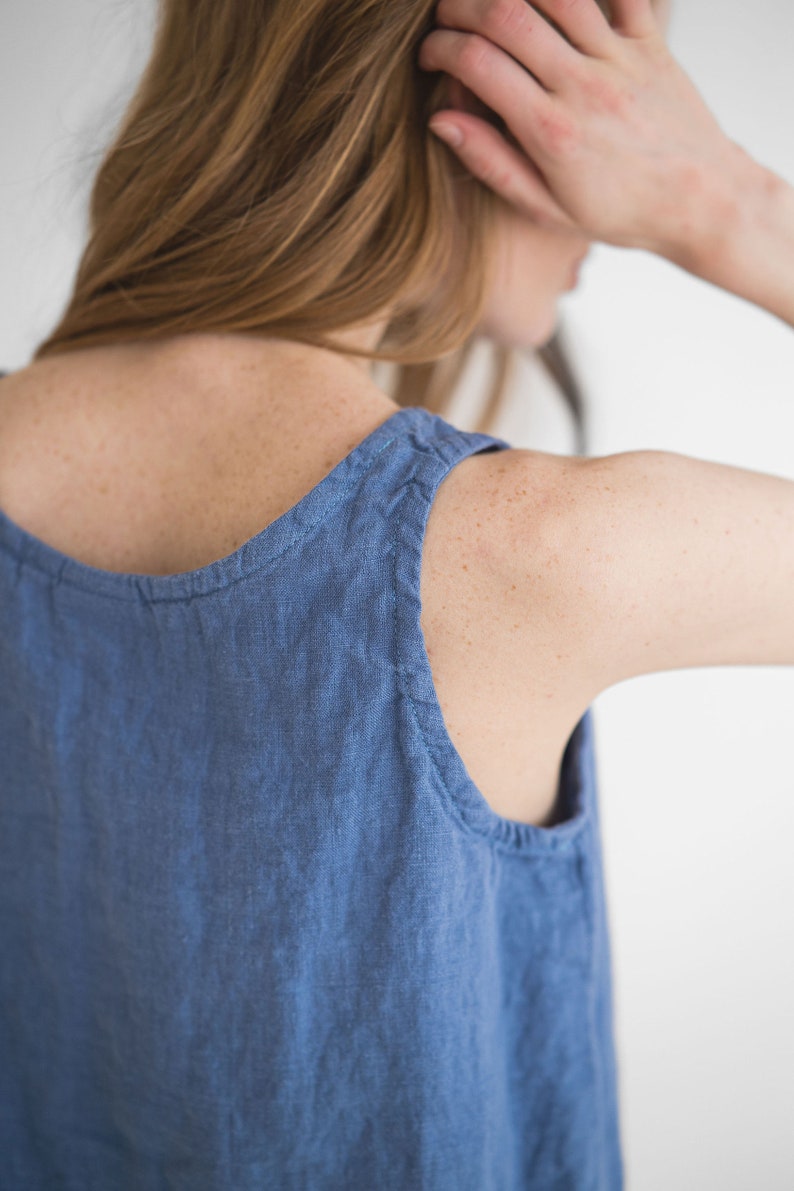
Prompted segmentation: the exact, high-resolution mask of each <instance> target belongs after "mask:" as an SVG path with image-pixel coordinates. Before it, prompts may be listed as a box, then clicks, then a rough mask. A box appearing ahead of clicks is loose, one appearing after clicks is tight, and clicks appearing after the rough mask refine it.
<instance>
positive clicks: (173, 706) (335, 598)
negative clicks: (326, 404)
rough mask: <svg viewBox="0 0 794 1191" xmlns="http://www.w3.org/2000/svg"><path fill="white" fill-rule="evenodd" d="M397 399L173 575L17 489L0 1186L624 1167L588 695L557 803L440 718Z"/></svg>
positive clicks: (1, 580) (470, 439)
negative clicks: (51, 536)
mask: <svg viewBox="0 0 794 1191" xmlns="http://www.w3.org/2000/svg"><path fill="white" fill-rule="evenodd" d="M508 446H509V444H508V443H507V442H505V440H503V439H500V438H495V437H493V436H491V435H485V434H477V433H468V432H463V431H460V430H457V429H456V428H455V427H453V426H452V425H451V424H450V423H448V422H446V421H445V420H444V419H443V418H441V417H439V416H437V415H435V414H431V413H429V412H428V411H426V410H424V409H421V408H418V407H412V408H404V409H400V410H399V411H397V412H396V413H394V414H393V415H392V416H390V417H389V418H388V419H387V420H386V421H385V422H384V423H383V424H382V425H381V426H379V427H378V428H377V429H376V430H375V431H374V432H373V433H372V434H370V435H369V436H368V437H367V438H366V439H365V440H364V441H363V442H361V443H360V444H359V445H358V446H357V447H356V448H355V449H354V450H353V451H352V452H351V453H350V454H349V455H348V456H347V457H346V458H345V459H343V460H342V462H341V463H339V464H338V465H337V466H336V467H334V469H333V470H332V471H331V472H330V473H329V474H328V475H327V476H326V477H325V478H324V479H323V480H322V481H321V482H320V483H319V484H318V485H317V486H316V487H315V488H313V489H312V490H311V491H310V492H309V493H308V494H307V495H306V496H304V497H303V499H302V500H300V501H299V502H298V503H297V504H296V505H295V506H294V507H293V508H291V509H290V510H289V511H288V512H286V513H285V514H284V515H283V516H281V517H279V518H278V520H276V521H275V522H273V523H272V524H271V525H269V526H267V528H265V529H264V530H262V531H261V532H260V533H259V534H257V535H256V536H255V537H254V538H252V539H251V540H250V541H247V542H245V543H244V544H243V545H242V546H241V547H240V548H239V549H238V550H236V551H235V552H234V553H233V554H230V555H228V556H227V557H225V558H223V559H221V560H219V561H217V562H214V563H212V564H210V565H208V566H205V567H202V568H200V569H198V570H195V571H189V572H183V573H181V574H178V575H166V576H147V575H138V574H120V573H116V572H110V571H103V570H99V569H97V568H93V567H90V566H87V565H84V564H82V563H80V562H78V561H76V560H75V559H71V558H69V557H67V556H66V555H64V554H61V553H60V552H59V551H57V550H55V549H53V548H51V547H49V546H48V545H46V544H45V543H44V542H43V541H41V540H39V539H37V538H35V537H34V536H32V535H31V534H29V533H27V532H26V531H24V530H23V529H21V528H20V527H19V526H18V525H16V524H15V523H14V522H13V521H12V520H11V519H10V518H9V517H7V516H6V515H4V514H2V513H0V606H1V607H2V622H1V623H0V672H1V673H2V683H1V684H0V750H1V751H2V797H0V869H1V870H2V871H1V873H0V932H1V934H0V952H1V953H2V975H1V976H0V1056H2V1059H1V1060H0V1187H1V1188H2V1189H3V1191H45V1189H46V1191H56V1189H57V1191H166V1189H168V1191H171V1189H173V1191H262V1189H263V1188H274V1189H278V1191H293V1189H294V1191H298V1189H300V1191H375V1189H378V1191H392V1189H393V1191H518V1189H519V1188H520V1189H533V1191H597V1189H598V1191H620V1188H621V1187H622V1182H623V1173H622V1166H621V1156H620V1141H619V1130H618V1107H617V1088H616V1066H615V1053H614V1042H613V1028H612V989H611V976H610V949H609V939H608V932H607V915H606V908H605V897H604V885H603V878H602V864H601V844H600V838H599V822H598V807H597V788H596V776H595V768H594V753H593V727H592V721H591V715H592V712H591V710H590V709H588V710H587V712H586V713H585V714H584V716H583V717H582V719H581V720H580V722H579V723H578V724H577V726H576V728H575V730H574V732H573V733H572V735H571V738H570V739H569V741H568V745H567V748H566V752H565V756H564V758H563V764H562V768H561V773H560V791H559V797H560V800H561V803H560V805H561V808H562V813H561V816H560V817H559V820H558V822H557V823H556V824H555V825H554V826H552V827H548V828H541V827H534V826H529V825H527V824H522V823H518V822H514V821H511V820H509V819H506V818H503V817H501V816H500V815H498V814H497V813H496V812H495V811H493V810H492V809H491V808H490V806H489V805H488V803H487V802H486V801H485V799H484V798H483V796H482V795H481V794H480V792H479V791H478V789H477V787H476V786H475V784H474V783H473V781H472V780H471V778H470V777H469V775H468V773H467V771H466V769H465V766H464V764H463V761H462V759H461V757H460V755H459V754H458V753H457V751H456V749H455V747H454V745H453V743H452V740H451V738H450V736H449V735H448V733H447V730H446V728H445V724H444V720H443V717H442V713H441V708H440V705H439V702H438V700H437V698H436V695H435V692H434V688H433V683H432V676H431V671H430V664H429V660H428V657H427V654H426V651H425V648H424V639H423V636H422V633H421V629H420V623H419V614H420V599H419V576H420V561H421V550H422V542H423V534H424V530H425V525H426V521H427V517H428V512H429V509H430V506H431V502H432V500H433V497H434V494H435V492H436V490H437V488H438V486H439V484H440V482H441V481H442V480H443V478H444V476H445V475H446V474H447V472H448V471H449V470H450V468H452V467H454V465H455V464H456V463H458V462H459V461H460V460H462V459H464V458H466V457H467V456H469V455H471V454H474V453H475V452H480V451H492V450H503V449H505V448H507V447H508Z"/></svg>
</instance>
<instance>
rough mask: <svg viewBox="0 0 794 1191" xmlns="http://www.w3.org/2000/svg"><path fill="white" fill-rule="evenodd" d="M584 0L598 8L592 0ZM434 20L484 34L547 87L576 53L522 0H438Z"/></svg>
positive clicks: (555, 85)
mask: <svg viewBox="0 0 794 1191" xmlns="http://www.w3.org/2000/svg"><path fill="white" fill-rule="evenodd" d="M588 2H589V3H592V4H593V7H594V8H595V10H596V12H598V8H597V6H596V5H595V4H594V3H593V0H588ZM436 24H437V25H438V26H439V27H441V28H446V29H458V30H461V31H462V32H468V33H478V34H480V35H481V36H482V37H485V38H488V40H489V41H491V42H493V43H494V45H497V46H499V47H500V48H501V49H503V50H505V52H506V53H508V54H510V55H511V57H513V58H514V59H516V61H518V62H520V63H521V65H522V66H524V67H526V69H527V70H529V71H531V72H532V74H533V75H534V77H535V78H536V79H537V80H538V82H540V83H541V84H542V85H543V86H544V87H545V88H546V90H548V91H558V90H559V89H560V87H561V86H562V85H563V83H564V80H565V78H566V76H570V73H571V71H572V70H573V69H575V67H576V64H577V59H578V57H579V55H578V53H577V51H576V50H575V49H574V48H573V47H572V46H570V45H568V43H567V42H566V41H565V39H564V38H562V37H560V35H559V33H557V32H556V30H554V29H553V28H552V26H551V25H550V24H549V23H548V21H546V20H544V18H543V17H542V16H541V15H540V13H538V12H536V11H535V10H534V9H533V8H531V7H530V5H529V4H527V3H526V0H439V3H438V6H437V8H436ZM607 28H608V26H607ZM431 36H432V34H431Z"/></svg>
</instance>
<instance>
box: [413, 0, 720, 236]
mask: <svg viewBox="0 0 794 1191" xmlns="http://www.w3.org/2000/svg"><path fill="white" fill-rule="evenodd" d="M612 11H613V23H612V24H610V23H609V21H608V20H607V18H606V17H605V16H604V14H603V13H602V11H601V9H600V8H599V7H598V5H597V4H596V2H595V0H540V3H537V4H534V5H530V4H528V3H526V0H439V4H438V6H437V9H436V20H437V23H438V25H439V26H440V27H439V28H438V29H437V30H434V31H433V32H432V33H430V34H429V35H428V36H427V37H426V38H425V40H424V41H423V43H422V45H421V48H420V53H419V66H420V67H421V68H422V69H424V70H434V71H445V72H446V73H448V74H449V75H450V76H452V78H453V79H455V80H458V81H459V84H462V85H463V87H464V88H465V89H467V90H468V91H469V92H471V93H473V95H474V96H476V97H477V98H478V99H479V100H480V101H481V102H482V103H483V104H485V105H486V106H487V108H490V109H492V111H493V112H495V113H496V114H497V115H498V116H500V117H501V118H502V120H503V121H504V122H505V124H506V126H507V129H508V137H507V138H506V137H505V136H503V135H502V133H501V132H500V131H499V130H498V129H496V128H495V127H493V125H492V124H490V123H488V122H487V121H486V120H485V119H482V118H480V117H479V116H477V115H475V114H474V113H473V112H472V111H471V110H468V111H466V110H464V111H460V110H457V109H455V108H453V109H445V110H444V111H443V113H441V112H438V113H436V114H435V115H434V117H433V121H432V124H431V127H432V126H433V125H434V124H435V122H436V119H437V117H439V116H441V115H442V114H443V117H444V119H443V123H444V124H447V125H449V124H453V125H455V126H456V127H457V128H458V129H459V130H461V131H462V132H463V136H464V140H463V144H462V145H460V146H456V149H455V151H456V152H457V154H458V155H459V157H460V159H461V160H462V161H463V163H464V164H465V165H466V166H467V168H468V169H469V170H470V171H471V172H472V173H473V174H474V175H475V176H476V177H478V178H480V179H481V180H482V181H483V182H485V183H486V184H487V185H488V186H490V187H491V188H492V189H493V190H495V191H496V192H497V193H498V194H499V195H500V196H501V197H502V198H503V199H505V200H506V201H507V202H509V203H511V204H512V205H513V206H514V207H515V208H517V209H518V210H519V211H520V212H522V213H523V214H525V215H527V216H528V217H531V218H533V219H536V220H538V221H539V222H546V223H551V224H555V223H556V224H558V225H560V226H568V227H571V226H576V227H577V228H578V229H579V230H581V231H582V232H583V233H584V234H585V235H587V236H589V237H590V238H591V239H594V240H602V241H604V242H605V243H608V244H615V245H619V246H623V247H634V248H644V249H647V250H649V251H652V252H659V253H661V254H662V255H666V256H667V255H669V256H670V257H671V258H673V259H677V258H678V257H679V256H681V255H682V251H681V246H682V245H686V241H687V238H690V237H693V236H697V235H698V233H699V223H700V222H702V221H707V219H708V215H707V211H706V205H707V204H706V202H705V196H706V195H707V194H708V195H711V194H712V193H713V192H714V190H715V177H719V176H721V175H724V177H725V179H726V185H729V184H730V183H729V181H728V180H729V179H730V177H731V176H732V172H733V171H734V170H735V168H736V165H735V159H736V155H737V154H741V153H742V152H743V151H742V150H741V149H739V147H738V146H737V145H736V144H735V143H734V142H733V141H731V140H730V139H729V138H728V137H727V136H726V135H725V133H724V132H723V131H722V129H721V128H720V126H719V124H718V123H717V121H716V119H715V118H714V116H713V115H712V113H711V112H710V110H709V109H708V107H707V106H706V104H705V103H704V101H703V99H702V98H701V96H700V94H699V92H698V91H697V89H696V88H695V86H694V85H693V84H692V82H691V81H690V79H689V78H688V76H687V75H686V74H685V72H684V71H683V70H682V69H681V67H680V66H679V65H678V63H677V62H676V61H675V59H674V58H673V57H672V55H671V53H670V51H669V49H668V47H667V45H666V43H665V40H664V37H663V35H662V32H661V30H660V28H659V26H658V24H657V21H656V17H655V15H654V11H653V8H652V5H651V3H650V0H613V3H612ZM547 17H548V18H550V20H549V19H546V18H547ZM552 21H553V22H554V24H552V23H551V22H552ZM555 25H556V26H558V28H559V29H561V30H563V31H564V33H565V37H563V36H562V35H561V33H560V32H558V29H557V28H555V27H554V26H555ZM566 38H568V39H569V40H566ZM455 94H456V88H455V85H454V84H453V85H452V88H451V95H452V96H453V97H454V96H455ZM457 98H458V102H460V99H461V92H460V90H458V91H457ZM461 106H464V108H465V106H466V105H465V104H462V105H461ZM469 108H471V105H469Z"/></svg>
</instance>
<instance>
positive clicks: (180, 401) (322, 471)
mask: <svg viewBox="0 0 794 1191" xmlns="http://www.w3.org/2000/svg"><path fill="white" fill-rule="evenodd" d="M192 379H193V380H195V378H192ZM224 380H225V381H228V380H229V378H228V377H226V378H223V377H220V376H217V377H214V378H212V379H210V377H206V378H205V380H204V381H202V383H200V384H195V383H191V384H188V383H187V380H186V378H182V377H181V376H180V375H179V374H178V373H176V372H171V373H169V372H163V371H162V370H159V371H155V370H152V369H149V371H148V373H147V371H146V370H145V369H142V368H141V367H140V364H139V362H138V363H136V364H134V365H129V364H127V363H126V362H122V361H121V359H120V357H118V356H115V357H114V356H113V353H112V352H110V353H105V355H104V357H103V355H102V353H100V352H93V353H91V354H90V357H89V355H88V354H87V353H80V354H78V353H73V354H72V355H71V356H63V357H58V358H53V359H50V360H47V361H42V362H40V363H37V364H36V365H35V366H32V367H30V368H28V369H23V370H22V371H20V372H19V373H15V374H13V375H11V376H9V377H7V378H6V379H5V380H3V381H2V382H0V508H2V509H3V511H4V512H5V513H6V515H7V516H8V517H10V518H11V519H12V520H13V521H15V522H16V523H17V524H18V525H20V526H21V527H22V528H23V529H25V530H27V531H28V532H29V533H31V534H33V535H35V536H36V537H38V538H39V539H41V540H43V541H44V542H46V543H47V544H48V545H50V546H52V547H54V548H55V549H57V550H59V551H61V552H62V553H64V554H66V555H68V556H69V557H72V558H76V559H77V560H79V561H80V562H83V563H85V564H87V565H89V566H93V567H99V568H101V569H103V570H109V571H122V572H132V573H140V574H151V575H165V574H176V573H179V572H182V571H188V570H194V569H197V568H199V567H203V566H206V565H208V564H209V563H211V562H214V561H215V560H216V559H219V558H223V557H225V556H226V555H228V554H230V553H232V552H233V551H235V550H236V549H237V548H238V547H239V546H240V545H241V544H242V543H243V542H245V541H247V540H249V539H250V538H251V537H253V536H254V535H255V534H257V533H258V532H259V531H260V530H262V529H263V528H265V526H267V525H269V524H270V523H271V522H272V521H274V520H276V518H278V517H279V516H281V514H283V513H284V512H286V510H287V509H289V508H291V507H292V506H293V505H294V504H296V503H297V502H298V501H299V500H300V499H301V497H302V496H304V495H305V494H306V493H307V492H309V491H310V490H311V489H312V488H313V487H315V486H316V485H317V484H318V483H319V482H320V480H322V478H323V477H324V476H325V475H327V474H328V472H329V471H330V470H331V469H332V468H333V467H334V466H335V465H336V464H337V463H338V462H339V461H340V460H341V459H343V458H344V457H345V456H346V455H347V454H349V453H350V451H351V450H352V449H353V447H355V446H356V445H357V443H359V442H361V441H362V440H363V439H364V438H366V437H367V435H369V434H370V433H371V432H372V431H373V430H374V429H375V428H376V427H377V426H378V425H380V424H381V423H382V422H383V421H385V419H386V418H388V417H389V416H390V415H391V414H392V413H394V412H395V411H396V410H397V409H398V408H399V407H398V406H397V405H395V403H394V402H392V401H391V400H390V399H389V398H387V397H386V396H385V395H378V394H376V393H374V392H372V386H371V385H368V387H367V388H368V391H367V392H366V395H364V390H362V392H361V393H356V392H351V393H349V394H345V393H339V392H332V391H328V392H325V393H319V392H318V388H317V385H316V383H314V382H312V381H310V379H309V378H308V377H307V378H306V384H305V386H304V387H301V386H300V385H298V386H297V387H296V385H295V383H294V379H293V380H292V381H291V383H290V388H289V399H288V400H285V399H284V396H283V393H284V390H280V391H279V390H278V389H277V388H276V387H275V386H276V380H277V378H276V377H275V376H273V377H271V378H270V380H271V381H272V382H273V385H274V387H273V389H272V391H268V386H267V385H265V386H264V388H263V386H262V384H261V379H260V378H257V384H256V386H253V385H252V384H251V383H250V382H249V389H250V391H249V392H248V393H246V392H245V382H244V381H241V379H240V377H237V378H236V381H237V383H236V384H235V385H234V392H233V396H232V395H231V393H230V392H229V391H228V390H225V388H224V384H223V382H224ZM510 453H511V454H512V452H510ZM504 454H505V452H498V453H497V454H487V455H475V456H471V457H469V458H467V459H464V460H463V461H461V462H460V463H459V464H458V465H457V466H455V467H454V468H453V469H452V471H451V472H450V473H449V474H448V476H447V477H446V478H445V479H444V481H443V482H442V484H441V485H440V487H439V489H438V491H437V494H436V498H435V501H434V503H433V506H432V509H431V512H430V516H429V519H428V523H427V531H426V535H425V541H424V548H423V563H422V576H421V599H422V617H421V624H422V629H423V633H424V637H425V646H426V650H427V654H428V658H429V661H430V665H431V670H432V674H433V678H434V683H435V687H436V693H437V696H438V700H439V704H440V706H441V709H442V711H443V714H444V719H445V723H446V725H447V729H448V732H449V734H450V737H451V739H452V741H453V743H454V745H455V747H456V749H457V751H458V753H459V754H460V756H461V758H462V760H463V762H464V765H465V767H466V769H467V771H468V773H469V775H470V776H471V778H472V780H473V781H474V782H475V784H476V785H477V787H478V789H479V790H480V792H481V793H482V795H483V797H484V798H485V800H486V801H487V802H488V803H489V805H490V806H491V807H492V808H493V809H494V810H495V811H496V812H497V813H499V814H501V815H503V816H505V817H507V818H510V819H515V820H518V821H520V822H526V823H533V824H535V825H539V826H551V825H552V824H553V823H555V822H556V821H557V813H558V808H557V806H556V805H555V804H556V801H557V787H558V780H559V771H560V763H561V759H562V755H563V752H564V749H565V745H566V743H567V741H568V739H569V737H570V735H571V732H572V731H573V729H574V727H575V725H576V723H577V721H578V719H579V718H580V716H581V715H582V713H583V711H584V710H585V708H586V706H587V702H586V700H585V699H584V696H579V697H577V696H576V695H575V694H571V692H570V691H569V690H565V689H564V688H565V686H566V684H565V683H564V682H562V681H561V682H559V683H555V681H554V676H553V674H550V672H549V667H548V657H547V656H543V657H541V656H539V658H538V664H537V666H536V667H535V668H534V670H533V666H532V659H531V657H528V656H527V655H528V652H529V651H528V649H527V646H526V632H525V625H526V620H527V609H526V608H525V607H524V608H523V609H522V610H521V611H520V612H517V609H516V607H515V604H514V601H513V600H511V595H514V593H515V586H514V584H513V583H512V582H511V576H510V574H509V571H505V569H504V568H503V567H502V565H501V560H502V558H504V556H505V553H506V551H505V550H504V549H503V548H502V547H501V546H500V544H499V541H498V537H499V532H500V525H501V523H502V516H501V509H500V505H499V501H498V500H497V501H496V502H494V499H493V494H494V492H495V491H496V490H498V488H499V486H500V484H502V483H503V481H502V480H501V479H500V477H499V474H498V472H499V470H500V469H501V468H502V467H503V463H501V462H500V459H499V457H500V456H501V455H504ZM553 458H554V457H551V456H541V455H540V454H538V456H537V459H538V469H539V474H540V473H541V472H542V471H543V466H542V465H543V462H544V461H549V462H550V461H552V459H553ZM495 485H496V487H495ZM511 589H512V590H511ZM517 617H518V619H517Z"/></svg>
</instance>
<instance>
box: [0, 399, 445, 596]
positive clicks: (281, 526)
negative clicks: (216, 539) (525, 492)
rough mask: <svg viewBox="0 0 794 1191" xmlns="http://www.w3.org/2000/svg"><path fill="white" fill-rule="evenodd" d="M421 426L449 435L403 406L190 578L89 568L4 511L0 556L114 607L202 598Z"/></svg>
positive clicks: (424, 414) (265, 556) (280, 546)
mask: <svg viewBox="0 0 794 1191" xmlns="http://www.w3.org/2000/svg"><path fill="white" fill-rule="evenodd" d="M422 422H424V423H425V424H426V425H427V426H430V425H433V424H434V423H441V424H442V426H441V427H437V428H444V429H448V430H450V431H453V430H454V429H455V428H454V427H453V426H451V425H450V424H449V423H447V422H445V421H444V419H443V418H441V417H440V415H438V414H434V413H431V411H430V410H428V409H425V408H424V407H423V406H418V405H412V406H402V407H401V408H400V409H398V410H395V411H394V412H393V413H391V414H389V416H388V417H387V418H386V419H385V420H384V421H383V422H381V423H380V424H379V425H378V426H376V427H375V429H374V430H372V431H370V433H369V434H368V435H366V437H365V438H363V439H362V440H361V441H360V442H358V443H357V444H356V445H355V446H354V447H353V448H352V450H350V451H349V452H348V453H347V455H345V456H344V458H343V459H341V460H340V461H339V462H338V463H337V464H335V466H334V467H333V468H332V469H331V471H329V472H328V473H327V474H326V475H325V476H323V478H322V479H321V480H319V481H318V483H316V484H315V485H314V486H313V487H312V488H311V489H309V491H308V492H306V493H305V494H304V495H303V496H302V497H301V498H300V500H298V501H297V502H296V503H295V504H294V505H291V506H290V508H288V509H287V510H286V511H285V512H284V513H282V514H281V515H280V516H279V517H277V518H276V519H275V520H274V521H271V522H270V523H269V524H268V525H266V526H265V527H264V528H263V529H261V530H259V531H258V532H257V533H256V534H254V536H253V537H251V538H249V539H248V540H247V541H245V542H243V543H242V545H240V546H238V547H237V549H236V550H234V551H233V552H232V553H231V554H226V555H224V556H223V557H222V558H218V559H216V560H215V561H213V562H210V563H206V564H205V565H204V566H201V567H197V568H195V569H194V570H190V571H179V572H175V573H169V574H166V575H152V574H146V573H143V572H140V573H138V572H127V571H109V570H104V569H103V568H101V567H94V566H90V565H89V564H88V563H84V562H81V561H80V560H79V559H77V558H73V557H72V556H71V555H68V554H65V553H63V552H62V551H60V550H58V549H56V548H55V547H54V546H50V545H48V544H47V543H46V542H45V541H43V539H41V538H39V537H36V535H35V534H32V533H30V532H29V531H28V530H26V529H23V528H22V526H21V525H18V524H17V523H16V522H15V521H13V520H12V519H11V518H10V517H9V516H8V514H7V513H5V512H4V511H3V510H2V508H0V551H4V552H5V553H6V554H10V555H11V556H12V557H13V558H14V559H15V560H16V562H17V564H18V565H19V566H21V565H25V566H32V567H33V568H35V569H36V570H38V571H42V572H44V573H45V574H47V575H49V576H51V577H53V578H55V579H57V580H58V582H66V583H69V584H70V585H72V586H75V587H79V588H82V589H84V590H88V591H91V592H93V593H95V594H101V595H105V596H110V597H113V598H116V599H121V600H136V601H138V600H140V598H141V597H143V598H144V599H145V601H146V602H147V603H153V602H159V601H169V600H184V599H189V598H191V597H193V596H199V595H207V594H209V593H210V592H212V591H215V590H217V589H218V588H224V587H228V586H231V585H232V584H234V583H236V582H238V581H239V580H241V579H244V578H245V577H246V576H247V575H248V574H250V573H251V572H252V571H255V570H257V569H258V568H260V567H261V566H262V565H263V564H265V563H266V562H268V561H271V560H273V559H275V558H277V557H278V556H279V555H280V554H282V553H284V551H286V550H288V549H289V547H290V546H291V545H292V544H293V543H294V542H295V541H296V540H297V539H298V538H299V537H301V536H302V535H303V534H304V533H306V532H307V531H308V530H309V529H310V528H311V527H312V526H313V525H314V524H316V523H317V522H318V521H320V520H321V519H322V518H323V517H324V516H325V514H326V512H327V511H328V509H329V508H331V507H332V506H333V505H334V504H335V503H336V502H337V501H339V500H341V499H343V497H344V495H345V494H346V493H347V492H348V491H349V490H350V487H351V485H352V484H354V483H356V482H357V481H358V480H359V478H360V477H361V475H363V473H364V472H365V471H366V470H367V468H368V467H370V465H371V464H372V463H373V462H374V461H375V458H376V457H377V456H378V455H379V454H380V452H381V451H383V450H385V449H386V447H388V446H389V444H390V443H391V442H392V441H393V440H394V439H395V438H398V437H399V436H400V435H401V434H402V433H404V432H405V431H407V430H409V429H411V428H414V427H417V426H418V425H419V424H420V423H422Z"/></svg>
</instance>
